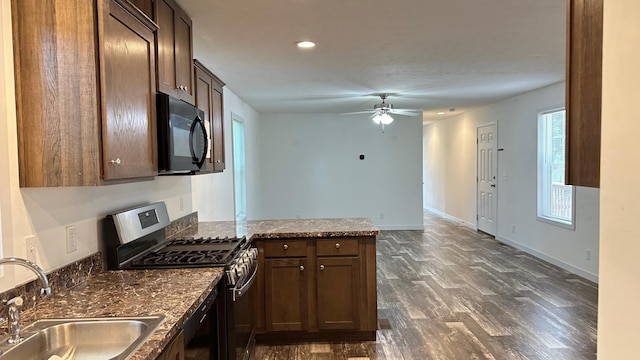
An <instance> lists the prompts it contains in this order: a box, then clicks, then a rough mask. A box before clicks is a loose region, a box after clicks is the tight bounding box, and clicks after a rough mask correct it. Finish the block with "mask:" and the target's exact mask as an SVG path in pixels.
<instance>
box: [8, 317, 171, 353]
mask: <svg viewBox="0 0 640 360" xmlns="http://www.w3.org/2000/svg"><path fill="white" fill-rule="evenodd" d="M162 321H164V316H162V315H159V316H141V317H124V318H79V319H45V320H38V321H36V322H34V323H33V324H31V325H29V326H27V327H24V328H23V329H22V337H23V338H24V341H22V342H20V343H18V344H16V345H13V346H12V345H8V344H7V343H6V337H5V338H4V339H2V340H0V341H2V343H1V344H0V349H2V351H3V352H4V354H2V355H0V359H1V360H11V359H16V360H18V359H20V360H25V359H33V360H49V359H52V360H53V359H65V360H67V359H74V360H81V359H102V360H105V359H113V360H120V359H126V358H127V357H128V356H129V355H131V354H132V353H133V352H134V351H135V350H136V349H137V348H138V347H139V346H140V345H142V343H144V341H145V340H146V339H147V338H148V337H149V336H150V335H151V334H152V333H153V331H154V330H155V329H156V328H157V327H158V325H160V324H161V323H162Z"/></svg>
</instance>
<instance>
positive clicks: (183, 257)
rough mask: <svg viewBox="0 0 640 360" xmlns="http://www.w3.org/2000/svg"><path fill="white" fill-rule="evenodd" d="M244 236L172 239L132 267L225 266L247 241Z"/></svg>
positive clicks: (145, 255)
mask: <svg viewBox="0 0 640 360" xmlns="http://www.w3.org/2000/svg"><path fill="white" fill-rule="evenodd" d="M246 241H247V240H246V237H242V238H210V237H209V238H189V239H177V240H170V241H168V242H167V245H166V246H165V247H163V248H161V249H158V250H156V251H152V252H149V253H146V254H144V255H142V256H140V257H139V258H137V259H134V260H133V261H132V262H131V266H132V267H137V268H155V267H190V266H191V267H197V266H225V265H228V264H229V263H230V262H231V260H233V258H234V256H235V254H236V253H237V252H238V250H239V249H241V248H242V247H243V246H244V244H245V243H246Z"/></svg>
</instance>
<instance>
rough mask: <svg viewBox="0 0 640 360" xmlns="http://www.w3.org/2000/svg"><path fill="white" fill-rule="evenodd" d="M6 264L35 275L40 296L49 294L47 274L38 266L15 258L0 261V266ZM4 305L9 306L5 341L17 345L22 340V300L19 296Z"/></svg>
mask: <svg viewBox="0 0 640 360" xmlns="http://www.w3.org/2000/svg"><path fill="white" fill-rule="evenodd" d="M7 264H15V265H20V266H23V267H26V268H28V269H30V270H31V271H33V272H34V273H36V275H38V277H39V278H40V281H41V282H42V288H41V289H40V295H50V294H51V287H50V286H49V279H47V274H45V273H44V271H42V269H41V268H40V267H39V266H38V265H36V264H35V263H33V262H31V261H29V260H25V259H21V258H15V257H8V258H2V259H0V265H7ZM6 304H7V305H9V311H8V312H9V314H8V319H7V320H6V321H7V322H8V326H7V330H8V332H9V340H7V342H8V343H9V344H17V343H19V342H20V341H22V340H23V339H22V338H21V337H20V308H21V307H22V304H23V299H22V297H21V296H16V297H14V298H13V299H11V300H9V301H7V302H6ZM3 320H4V319H1V318H0V322H2V321H3ZM0 354H2V352H1V351H0Z"/></svg>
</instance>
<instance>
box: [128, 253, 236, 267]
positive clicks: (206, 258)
mask: <svg viewBox="0 0 640 360" xmlns="http://www.w3.org/2000/svg"><path fill="white" fill-rule="evenodd" d="M228 256H229V251H227V250H170V251H159V252H153V253H149V254H146V255H145V256H143V257H142V258H140V259H137V260H135V261H133V265H134V266H144V265H169V266H175V265H193V264H201V265H204V264H211V265H219V264H223V265H224V264H225V262H226V260H227V258H228Z"/></svg>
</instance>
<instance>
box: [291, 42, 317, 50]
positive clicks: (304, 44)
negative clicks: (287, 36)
mask: <svg viewBox="0 0 640 360" xmlns="http://www.w3.org/2000/svg"><path fill="white" fill-rule="evenodd" d="M296 45H298V47H299V48H304V49H308V48H312V47H315V46H316V43H314V42H313V41H298V42H297V43H296Z"/></svg>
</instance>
